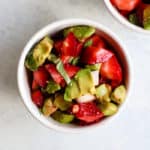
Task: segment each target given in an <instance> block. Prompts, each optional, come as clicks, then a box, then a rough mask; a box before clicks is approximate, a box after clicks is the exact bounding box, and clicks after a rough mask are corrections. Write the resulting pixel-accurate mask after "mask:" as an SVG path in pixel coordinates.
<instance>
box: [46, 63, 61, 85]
mask: <svg viewBox="0 0 150 150" xmlns="http://www.w3.org/2000/svg"><path fill="white" fill-rule="evenodd" d="M45 68H46V70H47V71H48V72H49V74H50V75H51V77H52V78H53V80H54V81H55V82H56V83H58V84H61V83H62V82H63V81H64V79H63V77H62V76H61V74H60V73H59V72H58V71H57V69H56V65H54V64H47V65H46V66H45Z"/></svg>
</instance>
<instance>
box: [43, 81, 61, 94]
mask: <svg viewBox="0 0 150 150" xmlns="http://www.w3.org/2000/svg"><path fill="white" fill-rule="evenodd" d="M60 89H61V86H60V85H59V84H57V83H56V82H54V81H48V84H47V86H46V88H45V89H43V90H44V92H47V93H48V94H53V93H55V92H56V91H59V90H60Z"/></svg>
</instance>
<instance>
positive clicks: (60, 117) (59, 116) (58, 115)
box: [52, 111, 74, 123]
mask: <svg viewBox="0 0 150 150" xmlns="http://www.w3.org/2000/svg"><path fill="white" fill-rule="evenodd" d="M52 118H53V119H55V120H56V121H58V122H60V123H70V122H72V121H73V119H74V115H70V114H66V113H62V112H60V111H56V112H55V113H54V114H52Z"/></svg>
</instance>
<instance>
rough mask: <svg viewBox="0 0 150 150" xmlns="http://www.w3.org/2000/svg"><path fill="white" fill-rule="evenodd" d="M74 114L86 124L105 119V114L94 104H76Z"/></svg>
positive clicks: (73, 108) (73, 109)
mask: <svg viewBox="0 0 150 150" xmlns="http://www.w3.org/2000/svg"><path fill="white" fill-rule="evenodd" d="M72 113H73V114H74V115H75V116H76V118H78V119H79V120H82V121H84V122H86V123H92V122H95V121H97V120H100V119H102V118H103V117H104V114H103V113H102V112H101V111H100V110H99V108H97V106H96V104H95V103H94V102H88V103H80V104H74V105H73V107H72Z"/></svg>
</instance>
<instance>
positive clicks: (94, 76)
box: [25, 26, 126, 125]
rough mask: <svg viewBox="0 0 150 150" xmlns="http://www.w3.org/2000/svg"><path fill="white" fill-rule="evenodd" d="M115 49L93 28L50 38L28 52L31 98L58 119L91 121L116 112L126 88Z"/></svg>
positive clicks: (68, 29) (45, 112) (48, 114)
mask: <svg viewBox="0 0 150 150" xmlns="http://www.w3.org/2000/svg"><path fill="white" fill-rule="evenodd" d="M111 49H112V48H111V47H110V46H109V45H108V44H107V43H106V42H105V41H104V39H103V38H102V37H100V36H99V35H97V34H96V30H95V28H93V27H89V26H75V27H70V28H66V29H64V30H63V31H61V32H59V33H57V34H56V35H54V36H51V37H49V36H46V37H45V38H43V39H42V40H41V41H39V42H38V43H37V44H36V45H35V46H34V47H33V48H32V49H31V51H30V52H29V53H28V55H27V56H26V60H25V66H26V68H27V70H28V72H29V78H30V85H31V97H32V101H33V102H34V103H35V105H36V106H37V107H38V108H39V110H40V111H41V112H42V113H43V115H45V116H47V117H49V116H51V117H52V118H53V119H54V120H56V121H58V122H60V123H73V124H77V125H88V124H91V123H94V122H98V121H100V120H101V119H103V118H105V117H107V116H111V115H113V114H115V113H116V112H117V110H118V106H119V105H120V104H121V103H123V101H124V99H125V95H126V88H125V86H124V85H123V83H124V81H123V73H122V67H121V65H120V63H119V61H118V59H117V57H116V55H115V53H114V52H113V51H112V50H111Z"/></svg>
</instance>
